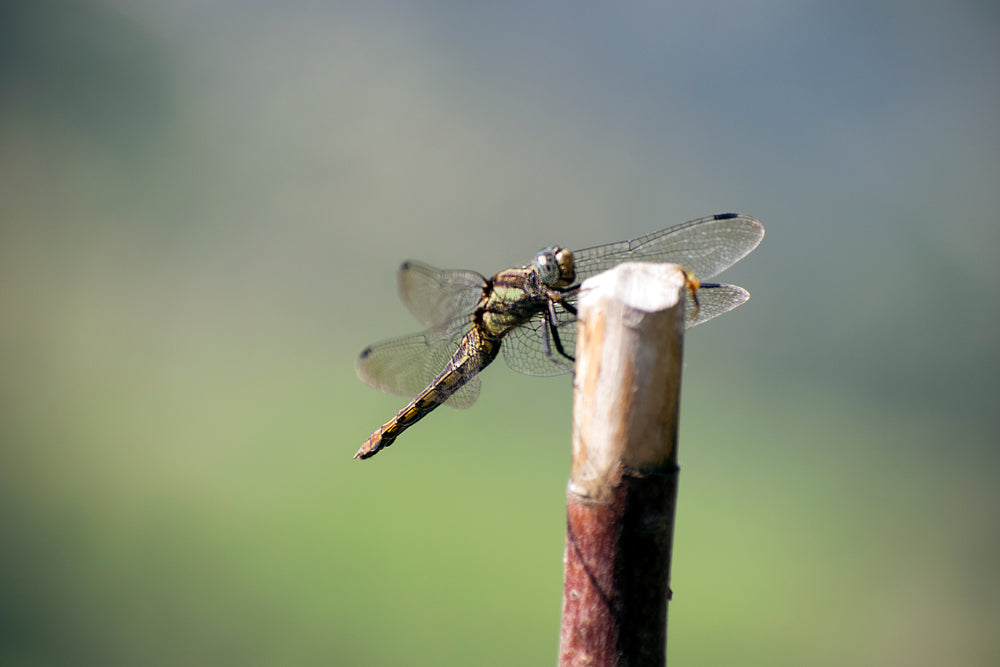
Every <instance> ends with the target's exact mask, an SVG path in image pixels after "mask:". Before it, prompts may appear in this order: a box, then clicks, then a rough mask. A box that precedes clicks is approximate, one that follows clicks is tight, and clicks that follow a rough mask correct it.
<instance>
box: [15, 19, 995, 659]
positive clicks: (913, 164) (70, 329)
mask: <svg viewBox="0 0 1000 667" xmlns="http://www.w3.org/2000/svg"><path fill="white" fill-rule="evenodd" d="M998 28H1000V11H998V9H997V5H996V4H995V3H992V2H973V1H968V2H951V3H934V2H909V1H903V0H899V1H896V2H891V1H887V2H879V3H869V2H855V1H853V0H848V1H846V2H837V3H832V2H802V3H792V2H780V1H771V2H760V3H744V2H737V1H726V0H718V1H712V0H710V1H708V2H699V3H670V4H667V3H664V4H663V5H662V6H661V4H659V3H641V2H640V3H614V4H612V3H607V4H598V3H545V4H543V5H542V4H536V3H530V2H508V3H495V4H494V3H449V2H419V3H403V2H396V3H394V2H375V3H369V4H362V3H343V4H338V3H319V2H299V1H293V2H286V3H281V4H280V5H279V4H278V3H257V2H251V3H246V2H233V1H224V0H218V1H215V2H172V3H162V2H151V1H145V2H125V1H124V0H122V1H120V2H116V1H114V0H104V1H98V0H90V1H76V2H57V1H56V0H45V1H41V2H20V3H17V2H11V3H3V4H2V9H0V220H2V226H0V355H2V356H0V359H2V366H0V663H3V664H4V665H33V666H35V665H198V664H202V665H227V664H231V665H244V664H261V665H265V664H266V665H279V664H280V665H309V664H317V665H318V664H323V665H328V664H333V665H529V664H530V665H546V664H548V665H551V664H554V663H555V661H556V653H557V646H558V631H559V613H560V605H561V586H562V581H561V580H562V549H563V539H564V532H563V531H564V493H565V484H566V480H567V475H568V467H569V431H570V402H571V389H570V381H569V379H568V378H558V379H549V380H544V379H532V378H528V377H525V376H520V375H518V374H516V373H513V372H511V371H510V370H509V369H507V368H505V366H504V364H502V363H498V364H496V365H495V366H493V367H491V368H489V369H488V370H487V371H486V372H485V373H484V377H483V380H484V387H483V393H482V396H481V398H480V401H479V403H478V404H477V405H476V406H475V407H474V408H472V409H471V410H468V411H461V412H460V411H452V410H441V411H439V412H437V413H435V414H434V415H432V416H431V417H429V418H428V419H427V420H426V421H425V422H423V423H421V424H420V425H419V427H418V428H414V429H413V430H412V431H410V432H408V433H407V434H406V435H405V436H404V437H403V438H402V439H401V440H400V441H399V442H398V443H397V444H396V445H395V446H394V447H392V448H391V449H390V450H388V451H387V452H385V453H383V454H381V455H380V456H378V457H377V458H375V459H374V460H372V461H369V462H365V463H360V462H357V461H353V460H352V459H351V456H352V455H353V453H354V452H355V450H356V449H357V448H358V447H359V446H360V444H361V443H362V441H363V440H364V439H365V437H367V436H368V434H369V433H370V432H371V431H372V430H373V429H374V428H376V427H377V426H378V425H379V424H381V423H382V422H383V421H384V420H385V419H387V418H389V417H390V416H391V415H392V414H394V413H395V411H396V410H397V409H398V408H399V407H401V406H402V403H403V401H402V400H400V399H398V398H394V397H389V396H383V395H380V394H378V393H377V392H375V391H373V390H370V389H368V388H366V387H365V386H364V385H362V384H361V383H360V382H359V381H358V380H357V379H356V377H355V375H354V359H355V355H356V354H357V352H358V351H359V350H360V349H361V348H363V347H364V346H365V345H366V344H368V343H370V342H372V341H374V340H377V339H380V338H386V337H390V336H394V335H399V334H402V333H407V332H410V331H412V330H415V329H416V328H417V325H416V323H415V322H414V321H412V319H411V318H410V317H409V316H408V314H407V313H406V311H405V309H404V308H403V306H402V305H401V304H400V303H399V302H398V299H397V297H396V294H395V276H394V273H395V269H396V267H397V265H398V264H399V262H400V261H401V260H403V259H406V258H419V259H422V260H425V261H427V262H430V263H432V264H435V265H438V266H444V267H462V268H472V269H476V270H478V271H480V272H482V273H486V274H492V273H494V272H495V271H497V270H499V269H501V268H504V267H507V266H511V265H520V264H522V263H524V262H527V261H529V260H530V259H531V257H532V256H533V254H534V252H535V251H536V250H537V249H538V248H540V247H543V246H546V245H550V244H553V243H559V244H563V245H566V246H569V247H585V246H589V245H594V244H597V243H605V242H609V241H615V240H619V239H622V238H630V237H634V236H637V235H640V234H643V233H646V232H649V231H653V230H656V229H660V228H662V227H666V226H668V225H671V224H674V223H678V222H682V221H684V220H687V219H690V218H695V217H699V216H702V215H708V214H712V213H719V212H724V211H730V210H733V211H740V212H745V213H749V214H752V215H755V216H757V217H758V218H760V219H761V220H762V221H763V222H764V224H765V226H766V228H767V237H766V238H765V239H764V243H763V244H762V245H761V247H760V248H759V249H758V250H757V251H756V252H755V253H754V254H753V255H751V256H750V257H749V258H748V259H747V260H744V262H742V263H741V264H739V265H738V266H737V267H735V268H734V269H732V270H730V271H729V272H727V273H726V274H725V275H724V276H722V278H723V279H725V280H728V281H730V282H735V283H738V284H741V285H743V286H745V287H746V288H748V289H749V290H750V292H751V293H752V295H753V297H752V299H751V301H750V302H749V303H748V304H747V305H746V306H744V307H742V308H740V309H739V310H737V311H735V312H733V313H731V314H729V315H727V316H726V317H724V318H721V319H719V320H716V321H713V322H711V323H709V324H707V325H705V326H704V327H699V328H698V329H695V330H694V331H693V332H692V333H691V334H690V335H689V336H688V338H687V359H686V367H685V378H684V381H685V386H684V399H683V405H682V432H681V444H680V455H681V463H682V466H683V472H682V477H681V486H680V499H679V510H678V517H677V530H676V536H675V537H676V539H675V553H674V568H673V589H674V593H675V595H674V601H673V602H672V603H671V606H670V617H671V624H670V648H669V656H670V660H671V662H672V663H673V664H677V665H720V664H730V665H735V664H740V665H944V664H950V665H995V664H1000V582H998V574H1000V573H998V563H1000V491H998V484H997V474H998V472H1000V455H998V453H997V447H996V444H997V433H998V426H1000V424H998V418H997V410H998V390H997V376H998V373H1000V354H998V352H997V349H998V348H997V341H998V340H1000V321H998V320H1000V307H998V301H997V291H998V287H1000V268H998V264H997V262H996V260H995V254H996V252H997V249H998V247H1000V243H998V242H1000V226H998V221H997V216H998V212H1000V188H998V187H997V186H998V181H997V178H998V174H1000V120H998V119H1000V83H998V82H1000V78H998V65H1000V46H998V44H1000V42H998V40H997V35H998V34H1000V31H998Z"/></svg>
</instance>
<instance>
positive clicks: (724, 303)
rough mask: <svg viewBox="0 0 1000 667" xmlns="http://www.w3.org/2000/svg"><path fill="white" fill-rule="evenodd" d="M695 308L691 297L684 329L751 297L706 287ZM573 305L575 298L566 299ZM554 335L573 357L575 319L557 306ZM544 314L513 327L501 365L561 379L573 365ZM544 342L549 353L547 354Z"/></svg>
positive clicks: (727, 288)
mask: <svg viewBox="0 0 1000 667" xmlns="http://www.w3.org/2000/svg"><path fill="white" fill-rule="evenodd" d="M697 294H698V305H697V306H696V305H695V302H694V299H693V298H692V297H691V295H690V294H688V295H687V302H686V303H685V308H684V318H685V322H684V328H685V329H690V328H691V327H693V326H697V325H699V324H701V323H703V322H707V321H708V320H710V319H712V318H714V317H718V316H719V315H722V314H723V313H727V312H729V311H730V310H732V309H733V308H736V307H737V306H739V305H742V304H744V303H746V301H747V299H749V298H750V293H749V292H747V291H746V290H745V289H743V288H742V287H738V286H736V285H718V284H709V285H705V286H704V287H701V288H699V289H698V290H697ZM568 300H570V301H571V305H575V301H576V299H575V297H574V298H572V299H568ZM556 322H557V324H556V331H557V333H558V336H559V342H560V343H561V344H562V347H563V350H564V351H565V352H566V353H567V354H569V355H571V356H572V355H575V354H576V331H577V329H576V317H575V316H574V315H573V314H572V313H570V312H569V311H567V310H565V309H562V308H561V307H559V306H556ZM547 328H548V318H547V316H546V314H539V315H536V316H534V317H532V318H531V319H530V320H528V321H527V322H525V323H524V324H522V325H521V326H518V327H515V328H514V329H512V330H511V331H510V333H508V334H507V336H506V337H505V338H504V342H503V346H502V348H501V349H502V350H503V358H504V361H506V362H507V365H508V366H510V367H511V368H513V369H514V370H515V371H517V372H519V373H524V374H525V375H542V376H550V375H562V374H564V373H570V372H572V371H573V365H574V364H573V361H571V360H569V359H567V358H565V357H564V356H562V355H561V354H559V352H558V350H557V349H556V346H555V343H554V340H553V335H552V332H551V330H549V331H548V332H546V329H547ZM546 338H547V339H548V350H546Z"/></svg>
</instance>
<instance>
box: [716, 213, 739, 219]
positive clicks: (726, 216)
mask: <svg viewBox="0 0 1000 667" xmlns="http://www.w3.org/2000/svg"><path fill="white" fill-rule="evenodd" d="M739 215H740V214H739V213H720V214H718V215H717V216H715V219H716V220H729V219H730V218H737V217H739Z"/></svg>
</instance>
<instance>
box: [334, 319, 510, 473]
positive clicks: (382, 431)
mask: <svg viewBox="0 0 1000 667" xmlns="http://www.w3.org/2000/svg"><path fill="white" fill-rule="evenodd" d="M499 352H500V338H495V337H492V336H488V335H486V334H485V333H484V332H482V331H481V330H480V329H479V328H477V327H474V328H473V329H472V330H471V331H469V333H467V334H466V335H465V338H463V339H462V343H461V345H460V346H459V348H458V350H457V351H456V352H455V354H454V355H453V356H452V358H451V360H450V361H449V362H448V364H447V366H445V368H444V370H442V371H441V372H440V373H439V374H438V376H437V377H436V378H434V381H433V382H431V383H430V384H429V385H428V386H427V388H426V389H424V390H423V391H422V392H420V393H419V394H418V395H417V397H416V398H414V399H413V400H412V401H410V402H409V403H408V404H407V405H406V407H404V408H403V409H402V410H400V411H399V412H397V413H396V416H395V417H393V418H392V419H390V420H389V421H387V422H386V423H384V424H382V426H380V427H379V428H378V429H377V430H376V431H375V432H374V433H372V434H371V435H370V436H368V439H367V440H366V441H365V444H363V445H362V446H361V449H359V450H358V452H357V453H356V454H355V455H354V458H356V459H367V458H369V457H371V456H374V455H375V454H376V453H378V451H379V450H381V449H383V448H385V447H388V446H389V445H391V444H392V443H393V442H394V441H395V440H396V438H398V437H399V436H400V434H402V432H403V431H405V430H406V429H408V428H410V427H411V426H413V425H414V424H416V423H417V422H418V421H420V420H421V419H423V418H424V417H426V416H427V415H428V414H430V412H431V411H432V410H434V409H435V408H437V407H438V406H439V405H441V404H442V403H444V402H445V401H447V400H448V399H449V398H450V397H451V396H452V394H454V393H455V392H456V391H458V390H459V389H461V388H462V387H463V386H464V385H465V384H466V383H467V382H468V381H469V380H470V379H471V378H473V377H475V375H476V373H478V372H479V371H481V370H482V369H483V368H485V367H486V366H487V365H489V363H490V362H491V361H493V360H494V359H496V357H497V354H499Z"/></svg>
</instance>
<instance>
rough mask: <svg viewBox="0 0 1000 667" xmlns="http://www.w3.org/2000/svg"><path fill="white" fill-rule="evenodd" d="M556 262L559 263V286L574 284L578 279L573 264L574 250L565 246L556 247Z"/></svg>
mask: <svg viewBox="0 0 1000 667" xmlns="http://www.w3.org/2000/svg"><path fill="white" fill-rule="evenodd" d="M556 263H557V264H559V285H558V286H559V287H567V286H569V285H572V284H573V282H574V281H575V280H576V269H575V268H574V265H573V251H572V250H566V249H565V248H557V249H556Z"/></svg>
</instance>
